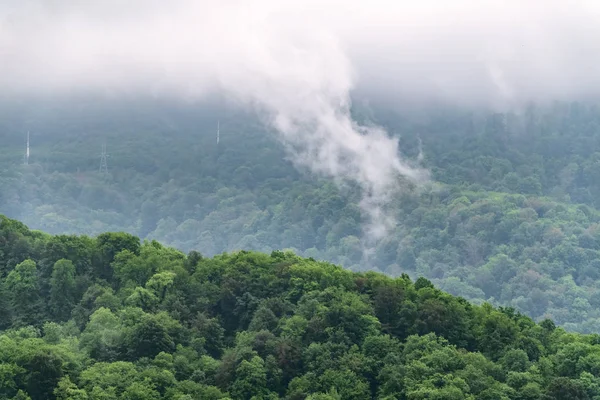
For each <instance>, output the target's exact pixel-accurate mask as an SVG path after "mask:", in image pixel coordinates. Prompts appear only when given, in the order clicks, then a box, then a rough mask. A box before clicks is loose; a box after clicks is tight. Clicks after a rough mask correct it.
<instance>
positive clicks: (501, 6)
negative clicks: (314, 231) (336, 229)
mask: <svg viewBox="0 0 600 400" xmlns="http://www.w3.org/2000/svg"><path fill="white" fill-rule="evenodd" d="M598 22H600V14H599V13H598V7H597V6H594V3H593V2H592V1H589V2H585V1H562V2H559V1H555V0H544V1H541V0H540V1H536V0H531V1H528V2H522V1H484V0H480V1H474V0H458V1H454V2H446V1H434V0H421V1H418V2H389V1H383V0H371V1H369V2H359V1H354V0H345V1H339V0H321V1H316V0H303V1H298V0H288V1H279V0H256V1H252V2H246V1H240V0H218V1H217V0H214V1H193V0H173V1H169V2H161V1H147V0H128V1H127V2H123V1H117V0H102V1H101V0H90V1H85V2H82V1H76V0H48V1H41V0H29V1H27V0H5V1H4V2H2V4H0V90H2V91H3V92H4V93H34V94H35V93H50V94H59V93H67V94H68V93H73V92H77V91H80V90H83V91H108V92H115V91H116V92H135V93H147V94H149V95H164V96H178V97H189V98H197V97H201V96H207V95H210V94H214V93H220V94H225V95H226V96H227V97H230V98H231V99H232V100H234V101H237V102H240V103H241V104H244V105H251V106H253V107H255V108H256V109H257V110H258V111H259V112H260V114H261V115H262V116H264V117H265V118H267V119H268V122H269V124H271V126H273V127H274V128H275V129H276V130H277V132H278V133H279V137H280V138H281V140H282V142H283V143H284V144H285V145H286V147H287V148H288V150H289V151H290V154H292V155H293V160H294V161H295V162H296V163H297V164H299V165H303V166H307V167H309V168H311V169H312V170H313V171H315V172H318V173H321V174H324V175H326V176H330V177H333V178H335V179H337V180H339V181H340V182H344V181H350V182H353V183H356V184H358V185H359V187H360V188H361V189H362V192H363V202H362V204H363V209H364V211H365V213H366V214H365V215H366V216H367V217H368V221H369V225H368V232H369V233H370V234H371V235H372V236H374V237H381V236H382V235H384V234H385V232H386V228H387V227H389V225H390V224H391V223H392V222H393V221H392V220H391V219H390V218H389V215H388V213H386V212H385V206H386V204H387V202H388V200H389V198H390V196H392V195H393V194H394V193H395V192H396V190H397V188H398V186H399V185H398V182H399V179H401V178H405V179H408V180H412V181H420V180H423V179H425V178H426V176H427V174H426V173H425V172H424V171H423V170H421V169H420V168H418V167H416V166H415V165H413V164H412V163H410V162H408V161H406V160H403V159H402V158H401V157H400V156H399V149H398V144H397V141H396V140H395V139H393V138H390V137H389V136H388V134H387V133H386V132H385V131H384V130H383V129H381V128H378V127H371V126H369V127H366V126H360V125H358V124H357V123H355V122H354V121H353V120H352V119H351V117H350V94H351V92H352V90H354V89H357V88H358V89H360V90H362V91H363V92H364V93H366V95H368V96H383V97H387V98H389V99H403V100H407V99H408V100H411V101H415V102H417V101H427V100H428V99H432V100H441V101H448V102H455V103H460V104H488V105H492V106H493V105H502V106H506V105H511V104H518V103H522V102H525V101H528V100H537V99H546V98H549V97H551V98H576V97H590V96H595V95H596V94H597V93H598V91H600V69H597V68H595V62H596V61H597V58H598V57H597V55H598V54H600V52H599V50H600V40H598V39H597V38H600V23H598Z"/></svg>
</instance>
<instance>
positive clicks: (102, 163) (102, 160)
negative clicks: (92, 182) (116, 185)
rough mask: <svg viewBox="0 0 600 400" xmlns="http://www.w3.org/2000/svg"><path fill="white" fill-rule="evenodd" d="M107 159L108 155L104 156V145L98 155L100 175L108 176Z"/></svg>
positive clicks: (104, 144)
mask: <svg viewBox="0 0 600 400" xmlns="http://www.w3.org/2000/svg"><path fill="white" fill-rule="evenodd" d="M107 159H108V154H106V143H103V144H102V154H100V173H101V174H104V175H106V174H108V164H107V162H106V160H107Z"/></svg>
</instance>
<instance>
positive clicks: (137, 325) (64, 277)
mask: <svg viewBox="0 0 600 400" xmlns="http://www.w3.org/2000/svg"><path fill="white" fill-rule="evenodd" d="M0 291H1V292H0V293H1V294H2V296H0V343H1V346H0V368H1V369H0V371H2V373H1V374H0V397H2V398H7V399H15V398H16V399H31V400H55V399H56V400H67V399H114V400H127V399H132V398H133V399H155V400H159V399H172V400H187V399H207V400H211V399H215V400H216V399H231V400H251V399H273V400H276V399H286V400H295V399H307V400H316V399H324V400H334V399H341V400H359V399H361V400H362V399H382V398H386V399H473V400H475V399H570V400H576V399H580V400H585V399H588V400H589V399H594V398H597V397H598V396H600V379H599V378H598V377H597V370H598V365H599V364H598V363H599V360H598V357H599V355H600V340H599V336H598V335H597V334H594V335H584V334H578V333H568V332H566V331H565V330H564V329H563V328H560V327H556V326H555V324H554V323H553V322H552V321H551V320H544V321H542V322H540V323H536V322H534V321H533V320H532V319H530V318H529V317H526V316H524V315H522V314H519V313H517V312H515V310H514V309H512V308H494V307H492V306H490V305H489V304H484V305H473V304H470V303H468V302H467V301H465V300H464V299H462V298H459V297H454V296H451V295H449V294H447V293H444V292H442V291H441V290H439V289H436V288H435V287H434V286H433V285H432V283H431V282H430V281H428V280H427V279H424V278H419V279H417V280H415V281H412V280H411V279H410V278H409V277H408V276H407V275H402V276H400V277H398V278H391V277H388V276H385V275H383V274H379V273H374V272H366V273H357V272H351V271H348V270H345V269H343V268H341V267H339V266H335V265H332V264H329V263H326V262H319V261H315V260H313V259H306V258H301V257H299V256H297V255H294V254H293V253H290V252H281V251H274V252H272V253H271V254H264V253H258V252H251V251H240V252H234V253H229V254H220V255H217V256H215V257H213V258H207V257H202V256H201V255H200V254H199V253H197V252H190V253H189V254H188V255H187V256H186V255H185V254H184V253H181V252H179V251H178V250H175V249H173V248H169V247H165V246H163V245H161V244H160V243H158V242H156V241H153V242H145V243H140V240H139V239H138V238H136V237H135V236H132V235H129V234H125V233H102V234H100V235H98V237H96V238H89V237H86V236H75V235H57V236H52V235H49V234H46V233H42V232H38V231H31V230H29V229H28V228H27V227H26V226H25V225H24V224H22V223H21V222H18V221H15V220H10V219H8V218H5V217H4V216H2V215H0Z"/></svg>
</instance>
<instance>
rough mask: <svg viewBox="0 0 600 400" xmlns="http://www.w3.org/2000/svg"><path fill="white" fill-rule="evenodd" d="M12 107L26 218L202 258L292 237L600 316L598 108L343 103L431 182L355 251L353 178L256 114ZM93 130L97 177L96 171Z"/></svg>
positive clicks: (368, 264)
mask: <svg viewBox="0 0 600 400" xmlns="http://www.w3.org/2000/svg"><path fill="white" fill-rule="evenodd" d="M12 107H16V106H14V105H12ZM9 109H10V108H9V107H8V106H7V107H5V108H4V111H3V113H4V114H3V116H4V118H3V119H2V129H1V130H0V138H1V139H2V143H5V144H6V145H5V146H3V147H2V150H1V151H2V153H1V154H2V157H0V164H1V165H3V166H5V168H2V170H1V171H2V172H1V173H0V180H1V182H0V183H1V184H2V191H0V211H2V212H4V213H6V214H7V215H9V216H11V217H15V218H20V219H21V220H23V221H24V222H26V223H27V224H28V225H29V226H31V227H32V228H36V229H42V230H45V231H48V232H51V233H83V234H88V235H95V234H98V233H101V232H103V231H121V230H123V231H127V232H130V233H132V234H135V235H139V236H140V237H142V238H147V239H158V240H160V241H163V242H165V243H167V244H169V245H173V246H176V247H178V248H181V249H183V250H185V251H189V250H192V249H194V250H198V251H200V252H202V253H203V254H205V255H208V256H211V255H214V254H218V253H220V252H223V251H230V250H237V249H254V250H259V251H271V250H273V249H283V248H292V249H295V250H296V251H297V252H299V253H300V254H302V255H305V256H310V257H314V258H317V259H325V260H330V261H332V262H335V263H338V264H341V265H343V266H345V267H347V268H351V269H354V270H365V269H375V270H380V271H384V272H386V273H388V274H390V275H393V276H398V275H400V274H401V273H403V272H404V273H408V274H410V275H411V276H415V277H416V276H426V277H428V278H430V279H432V280H433V281H434V282H435V283H436V284H437V285H439V286H440V287H442V288H444V290H447V291H449V292H451V293H453V294H457V295H461V296H464V297H466V298H468V299H471V300H474V301H477V302H481V301H484V300H486V301H491V302H493V303H494V304H502V305H510V306H513V307H515V308H516V309H518V310H520V311H521V312H524V313H527V314H528V315H530V316H532V317H534V318H537V319H542V318H545V317H551V318H553V319H554V320H556V321H557V322H558V323H560V324H563V325H565V326H567V327H568V328H570V329H575V330H582V331H598V330H599V329H600V328H599V327H598V324H599V322H598V317H599V316H598V313H597V311H596V310H597V307H598V305H600V303H599V302H600V300H599V299H600V294H598V289H597V282H598V279H600V275H599V272H598V271H600V269H598V266H599V265H600V258H599V256H598V250H600V247H599V244H598V237H599V235H598V233H597V231H598V225H597V224H598V222H599V221H598V213H597V211H596V209H595V207H596V206H597V204H596V201H597V199H598V198H599V197H598V194H600V183H599V182H600V179H599V178H600V169H598V168H597V165H598V160H600V156H599V155H600V131H599V129H598V126H600V125H599V124H598V122H599V121H600V112H599V111H598V109H597V108H596V107H595V106H589V105H583V104H578V103H572V104H556V105H554V106H552V107H547V108H541V107H538V108H535V107H531V108H529V109H528V110H527V112H525V113H523V114H520V115H516V114H510V113H508V114H486V113H482V112H479V113H465V112H460V111H456V110H455V111H448V110H446V111H435V110H433V111H431V112H430V113H429V114H428V117H427V118H422V119H420V120H418V119H415V118H407V117H406V116H403V115H399V114H397V113H391V112H386V110H385V109H374V110H366V111H368V112H364V111H365V110H360V109H358V110H356V116H357V117H358V119H361V113H362V114H363V119H364V120H366V121H367V122H368V119H369V118H374V119H375V120H377V121H379V122H380V123H382V124H385V125H386V126H387V127H389V128H390V131H392V132H395V133H400V134H401V136H400V144H401V146H400V147H401V149H402V151H403V152H404V153H405V156H406V157H407V158H409V159H416V158H417V157H418V154H419V149H421V150H422V153H423V156H424V164H425V166H426V167H427V168H428V169H429V170H430V171H431V173H432V183H429V184H425V185H422V186H420V187H417V190H415V191H409V190H407V191H404V192H403V193H402V194H401V195H399V196H398V197H397V198H395V199H394V200H393V202H392V207H393V210H394V211H393V214H394V215H395V217H396V219H397V222H398V223H397V226H396V227H395V228H394V229H392V231H391V232H390V233H389V235H388V236H387V237H385V238H384V239H383V240H380V241H378V242H377V243H376V244H375V246H374V248H372V249H367V250H369V252H368V253H367V255H368V257H367V258H365V256H366V254H365V247H364V242H363V241H362V239H363V227H364V215H362V214H361V208H360V207H359V206H358V202H359V201H360V193H359V191H358V190H357V188H353V187H349V186H346V187H344V188H339V187H337V186H336V185H335V184H334V183H333V182H331V181H328V180H326V179H323V178H317V177H315V176H314V175H311V174H309V173H308V172H307V171H305V170H303V169H300V170H298V169H297V168H295V167H294V165H292V163H291V162H289V161H288V159H287V154H286V152H285V151H284V149H283V148H282V146H281V145H280V143H279V142H278V141H277V140H276V139H275V137H274V136H272V135H270V134H269V133H266V132H264V128H263V127H262V125H260V124H258V123H257V121H256V120H255V118H253V117H250V116H248V115H244V114H239V113H237V114H236V113H234V112H233V111H231V110H229V109H224V108H222V107H220V108H219V107H214V106H212V107H211V106H209V105H206V104H200V105H198V104H190V105H183V104H171V103H167V104H164V103H161V102H146V103H144V102H139V101H131V102H121V103H106V102H103V101H89V100H87V101H83V100H80V101H78V102H77V104H76V105H73V104H72V103H69V102H64V103H62V104H61V103H60V102H55V103H52V106H49V105H48V103H47V102H42V104H41V105H37V104H35V103H33V108H32V106H30V105H27V104H24V105H22V106H21V108H18V107H16V109H11V110H10V112H9V111H7V110H9ZM364 115H369V118H366V117H364ZM218 120H220V121H221V135H220V143H219V145H218V146H217V144H216V122H217V121H218ZM22 121H29V122H28V125H27V127H24V126H23V124H22ZM27 129H30V130H31V131H32V135H31V137H32V155H31V163H30V165H29V166H27V167H25V166H23V165H21V163H22V160H23V158H22V157H23V145H24V132H25V131H26V130H27ZM419 141H420V142H419ZM103 142H106V144H107V152H108V153H109V158H108V166H109V174H108V175H107V176H102V175H100V174H99V173H98V167H99V164H100V159H99V155H100V154H99V153H100V150H101V146H102V143H103ZM578 203H583V204H579V205H578Z"/></svg>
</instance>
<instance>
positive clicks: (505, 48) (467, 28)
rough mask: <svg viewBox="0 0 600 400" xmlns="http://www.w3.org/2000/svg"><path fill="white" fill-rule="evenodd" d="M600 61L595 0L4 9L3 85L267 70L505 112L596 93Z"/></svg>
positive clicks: (178, 86) (133, 84) (184, 2)
mask: <svg viewBox="0 0 600 400" xmlns="http://www.w3.org/2000/svg"><path fill="white" fill-rule="evenodd" d="M599 58H600V3H599V2H597V1H595V0H580V1H575V0H504V1H491V0H490V1H485V0H454V1H446V0H439V1H436V0H418V1H383V0H370V1H357V0H344V1H342V0H320V1H316V0H302V1H298V0H285V1H280V0H254V1H236V0H215V1H202V0H195V1H194V0H173V1H168V2H166V1H152V0H128V1H119V0H104V1H101V0H87V1H80V0H44V1H42V0H36V1H33V0H29V1H28V0H4V1H2V2H1V4H0V88H3V89H5V90H6V88H12V89H25V88H26V89H33V90H41V89H47V88H52V89H53V90H56V89H64V88H69V89H71V88H73V87H86V88H90V87H92V88H101V89H107V88H110V89H115V88H118V89H125V88H127V89H133V88H138V89H139V88H144V89H149V88H151V89H152V90H154V91H155V92H156V93H161V92H175V93H177V94H180V95H197V94H199V93H205V92H206V90H207V89H220V85H225V86H235V85H248V84H251V82H249V81H250V80H251V79H250V78H251V77H253V76H254V77H255V79H258V80H260V79H261V76H264V75H265V74H271V77H272V78H273V79H281V81H280V83H283V82H285V81H286V80H288V79H294V78H298V79H302V80H309V81H310V82H308V84H309V85H310V84H311V83H313V82H314V81H315V80H320V81H322V82H329V84H328V85H329V86H331V90H332V91H335V90H337V89H338V87H339V86H343V87H359V88H361V89H363V90H366V91H367V92H368V93H369V95H370V96H376V95H385V96H389V97H397V98H409V99H411V98H414V99H417V98H418V99H423V98H433V99H442V100H448V101H451V102H458V103H465V104H469V103H471V104H481V103H482V102H484V103H489V104H491V105H502V104H506V103H512V102H520V101H526V100H530V99H547V98H549V97H551V98H560V99H572V98H578V97H583V96H595V95H597V94H598V92H600V68H598V67H597V62H598V61H600V60H599ZM297 64H302V65H297ZM282 67H285V68H283V69H282ZM274 74H275V75H277V76H273V75H274ZM259 84H260V83H259V82H255V83H254V85H259ZM256 89H257V88H252V89H251V90H256ZM285 89H286V88H282V89H281V90H285Z"/></svg>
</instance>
